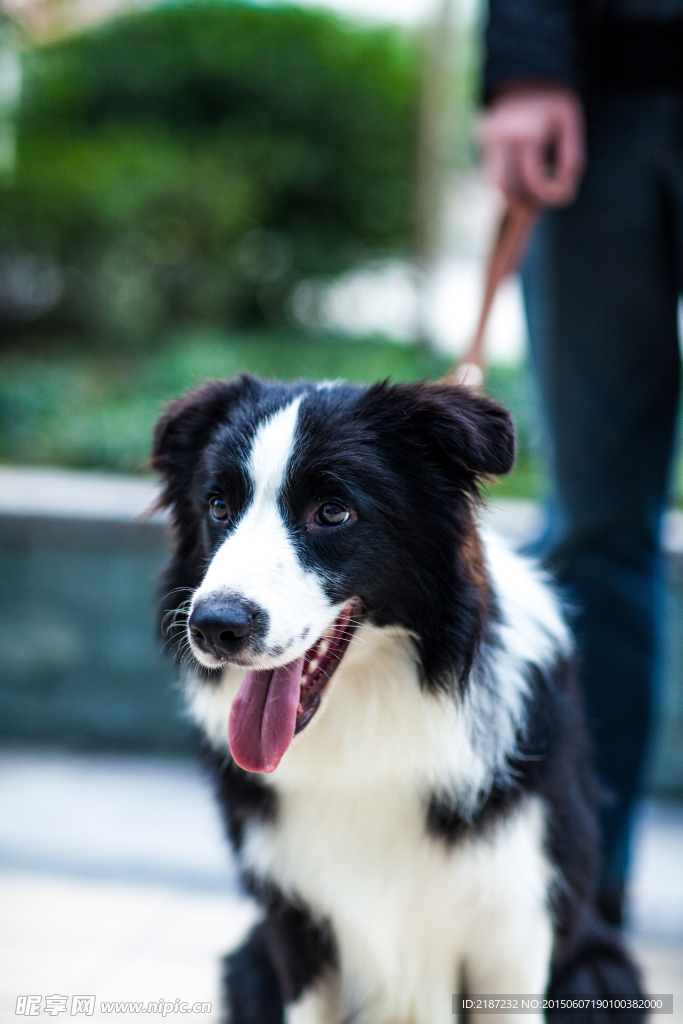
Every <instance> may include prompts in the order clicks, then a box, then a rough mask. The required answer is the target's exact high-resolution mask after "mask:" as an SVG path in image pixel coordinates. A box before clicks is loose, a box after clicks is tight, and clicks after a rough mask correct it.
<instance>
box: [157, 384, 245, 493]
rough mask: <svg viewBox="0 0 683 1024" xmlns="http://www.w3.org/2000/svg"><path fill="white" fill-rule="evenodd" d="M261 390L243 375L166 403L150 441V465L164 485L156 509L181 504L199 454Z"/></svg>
mask: <svg viewBox="0 0 683 1024" xmlns="http://www.w3.org/2000/svg"><path fill="white" fill-rule="evenodd" d="M260 390H261V385H260V382H259V381H257V380H256V379H255V378H254V377H249V376H248V375H247V374H243V375H242V376H241V377H239V378H238V379H237V380H234V381H230V380H221V381H209V382H208V383H207V384H204V385H203V386H202V387H200V388H197V389H196V390H194V391H190V392H188V393H187V394H186V395H183V397H182V398H178V399H176V401H174V402H170V403H169V404H168V405H167V406H166V409H165V410H164V413H163V415H162V416H161V418H160V420H159V422H158V423H157V425H156V428H155V430H154V440H153V442H152V458H151V464H152V468H153V469H154V470H155V471H156V472H157V473H158V474H159V476H160V477H161V479H162V481H163V485H164V486H163V490H162V492H161V495H160V497H159V502H158V506H159V508H168V507H171V506H175V507H176V508H177V507H178V506H179V504H181V503H182V501H183V498H184V497H185V498H186V496H187V488H188V485H189V483H190V481H191V479H192V476H193V473H194V470H195V468H196V466H197V460H198V457H199V455H200V453H201V452H202V451H203V450H204V448H205V447H206V445H207V444H208V443H209V441H210V440H211V438H212V437H213V435H214V433H215V432H216V431H217V430H218V429H219V428H220V427H221V426H223V425H224V424H226V423H228V422H229V419H230V414H231V411H232V410H233V409H234V407H235V406H236V405H237V404H238V403H239V402H240V401H241V400H243V399H245V398H252V397H254V396H256V395H258V393H259V392H260Z"/></svg>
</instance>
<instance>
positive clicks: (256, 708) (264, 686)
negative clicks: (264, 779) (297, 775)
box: [228, 657, 304, 772]
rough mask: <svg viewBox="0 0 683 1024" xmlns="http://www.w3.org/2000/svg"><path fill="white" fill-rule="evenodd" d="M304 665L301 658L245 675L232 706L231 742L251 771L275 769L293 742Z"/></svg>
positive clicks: (236, 755)
mask: <svg viewBox="0 0 683 1024" xmlns="http://www.w3.org/2000/svg"><path fill="white" fill-rule="evenodd" d="M303 667H304V659H303V657H301V658H297V659H296V661H290V662H289V664H288V665H282V666H281V667H280V668H273V669H271V668H267V669H259V670H258V671H256V670H254V671H249V672H247V674H246V676H245V677H244V680H243V682H242V685H241V687H240V690H239V693H238V694H237V696H236V697H235V699H234V701H233V702H232V707H231V708H230V720H229V723H228V743H229V744H230V751H231V753H232V756H233V758H234V759H235V761H237V764H238V765H239V766H240V767H241V768H245V769H246V770H247V771H248V772H272V771H273V770H274V769H275V768H277V766H278V765H279V763H280V758H281V757H282V755H283V754H284V752H285V750H286V749H287V747H288V746H289V744H290V743H291V742H292V737H293V736H294V729H295V727H296V709H297V707H298V705H299V694H300V687H301V673H302V671H303Z"/></svg>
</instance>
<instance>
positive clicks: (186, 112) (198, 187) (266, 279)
mask: <svg viewBox="0 0 683 1024" xmlns="http://www.w3.org/2000/svg"><path fill="white" fill-rule="evenodd" d="M418 80H419V47H418V46H417V42H416V40H415V39H414V38H413V37H412V36H410V35H408V34H405V33H402V32H401V31H399V30H393V29H367V28H359V27H354V26H349V25H347V24H346V23H344V22H342V21H340V20H339V19H337V18H335V17H334V16H332V15H329V14H327V13H323V12H316V11H309V10H302V9H298V8H296V7H288V6H282V7H273V8H269V7H252V6H249V5H248V4H245V3H239V2H234V3H233V2H224V3H219V2H214V3H196V4H189V5H183V6H176V7H173V6H166V7H159V8H157V9H154V10H151V11H146V12H143V13H138V14H135V15H134V16H128V17H125V18H121V19H118V20H116V21H113V22H111V23H109V24H107V25H105V26H104V27H101V28H99V29H98V30H97V31H90V32H88V33H85V34H83V35H80V36H78V37H75V38H70V39H68V40H66V41H62V42H59V43H57V44H52V45H50V46H45V47H42V48H39V49H36V50H34V51H33V52H30V53H28V54H27V56H26V59H25V76H24V90H23V100H22V105H21V109H20V113H19V122H18V166H17V173H16V178H15V182H14V184H13V185H12V187H10V188H5V189H4V190H2V191H0V254H2V258H3V259H4V265H5V266H8V265H10V266H11V264H12V260H14V261H15V262H16V264H17V265H21V266H23V267H24V271H25V272H26V273H29V277H30V274H31V273H32V274H33V278H32V279H31V280H34V281H37V282H38V284H37V285H35V286H34V287H33V292H34V293H35V296H34V299H35V301H34V302H33V306H32V305H31V301H28V302H27V303H24V306H23V307H22V305H21V302H18V303H15V307H16V308H12V304H11V301H10V302H9V304H8V302H7V301H5V303H4V306H3V308H2V309H0V315H4V318H5V320H7V319H8V318H10V319H11V318H12V317H13V316H14V318H15V321H16V322H17V323H19V322H21V320H22V318H23V320H24V322H26V321H28V320H30V318H31V317H33V318H34V319H38V318H42V320H43V321H44V322H46V323H50V324H51V325H52V326H56V325H60V326H62V327H63V326H64V325H69V326H70V329H72V330H73V329H77V330H78V331H79V332H80V333H81V335H84V336H90V337H112V336H115V337H117V338H118V339H120V340H125V339H126V338H130V339H131V340H136V341H139V340H140V339H142V338H144V337H148V336H153V335H155V334H158V332H159V331H160V330H163V329H164V328H166V327H167V326H168V325H169V323H170V324H178V323H181V324H182V323H193V322H194V323H197V322H200V323H201V322H203V323H214V324H225V323H233V324H234V323H248V322H255V321H259V320H261V321H263V320H275V321H278V320H280V321H281V320H282V319H283V317H284V316H285V310H286V299H287V296H288V294H289V293H290V292H291V289H292V287H293V285H294V284H295V283H296V282H297V281H298V280H300V279H301V278H302V277H305V276H307V275H309V274H312V273H315V274H320V273H323V274H324V273H337V272H339V271H341V270H343V269H345V268H347V267H349V266H351V265H352V264H354V263H355V262H356V261H358V260H359V259H361V258H363V257H365V256H368V255H370V254H372V255H379V254H384V253H394V252H400V251H405V250H406V248H408V246H409V243H410V237H411V231H412V227H411V211H412V195H411V194H412V177H413V160H414V156H413V154H414V144H415V133H416V123H417V107H418ZM22 261H23V263H22ZM41 274H42V275H43V276H42V277H40V275H41ZM41 281H42V282H43V284H42V287H43V292H42V293H41V292H40V288H41V283H40V282H41ZM45 282H47V284H48V285H49V287H48V291H47V295H48V299H50V296H52V299H51V301H46V300H45ZM50 287H51V288H52V291H50ZM0 291H1V289H0ZM5 291H6V289H5ZM28 291H29V299H30V291H31V289H30V288H29V290H28ZM41 294H42V300H41ZM60 296H61V298H60ZM5 299H7V296H5ZM10 299H11V296H10ZM41 301H42V306H41ZM0 305H2V295H1V294H0ZM43 307H44V308H43Z"/></svg>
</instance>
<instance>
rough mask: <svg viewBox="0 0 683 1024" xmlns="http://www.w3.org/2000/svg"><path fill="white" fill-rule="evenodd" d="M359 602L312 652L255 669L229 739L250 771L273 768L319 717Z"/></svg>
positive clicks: (234, 711)
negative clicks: (322, 700)
mask: <svg viewBox="0 0 683 1024" xmlns="http://www.w3.org/2000/svg"><path fill="white" fill-rule="evenodd" d="M357 611H358V606H357V604H356V602H354V601H351V602H350V603H349V604H347V605H346V607H345V608H344V610H343V611H342V613H341V615H340V616H339V618H338V619H336V620H335V622H334V623H333V624H332V625H331V626H330V627H329V629H326V630H325V632H324V633H323V635H322V636H321V637H320V638H319V639H318V640H316V642H315V643H314V644H313V646H312V647H309V649H308V650H307V651H306V653H305V654H304V655H303V656H302V657H300V658H296V659H295V660H294V661H290V662H288V664H286V665H280V666H278V667H277V668H270V669H250V670H249V671H248V672H247V674H246V675H245V677H244V679H243V681H242V685H241V687H240V690H239V693H238V694H237V696H236V697H235V699H234V700H233V702H232V707H231V709H230V721H229V724H228V742H229V744H230V751H231V753H232V756H233V758H234V759H235V761H236V762H237V764H238V765H240V767H241V768H245V769H246V770H247V771H248V772H272V771H274V769H275V768H277V766H278V764H279V763H280V760H281V758H282V755H283V754H284V752H285V751H286V750H287V747H288V746H289V744H290V743H291V742H292V738H293V736H294V734H295V733H297V732H300V731H301V730H302V729H303V728H304V727H305V726H306V725H308V723H309V722H310V720H311V719H312V718H313V715H314V714H315V713H316V711H317V710H318V707H319V706H320V699H321V696H322V693H323V690H324V689H325V687H326V685H327V683H328V682H329V680H330V679H331V677H332V675H333V674H334V671H335V669H336V668H337V666H338V665H339V662H340V661H341V659H342V657H343V655H344V651H345V650H346V648H347V647H348V644H349V641H350V640H351V636H352V634H353V630H354V628H355V627H354V619H353V616H354V613H356V612H357Z"/></svg>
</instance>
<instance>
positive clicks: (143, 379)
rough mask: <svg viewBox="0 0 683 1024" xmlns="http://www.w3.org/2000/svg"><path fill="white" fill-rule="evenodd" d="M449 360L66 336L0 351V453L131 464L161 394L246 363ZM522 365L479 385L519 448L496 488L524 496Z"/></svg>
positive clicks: (271, 342)
mask: <svg viewBox="0 0 683 1024" xmlns="http://www.w3.org/2000/svg"><path fill="white" fill-rule="evenodd" d="M449 363H450V360H449V359H448V358H446V357H443V356H441V357H438V356H434V355H430V354H428V353H425V352H424V351H422V350H420V349H418V348H416V347H413V346H405V347H404V346H399V345H396V344H395V343H393V342H390V341H386V340H383V339H381V338H369V339H368V338H366V339H362V340H358V341H350V340H349V339H348V338H344V337H339V336H335V335H326V336H325V335H321V336H317V337H303V336H302V335H301V334H294V333H291V332H288V331H283V330H278V331H276V330H273V329H270V330H269V331H263V332H260V333H251V334H242V335H229V336H228V335H224V334H221V333H219V332H216V331H206V330H205V331H195V332H192V333H186V332H182V333H178V334H176V335H175V337H171V338H170V339H169V340H168V343H167V344H166V345H165V346H164V347H163V348H161V349H159V350H156V351H154V352H148V353H144V352H141V351H133V350H125V349H120V350H119V351H118V352H114V351H113V350H110V351H109V352H107V353H102V352H99V353H97V352H92V351H84V350H83V349H82V347H79V346H77V345H73V346H72V347H71V348H70V349H69V348H67V347H64V346H60V348H59V350H58V351H56V352H55V350H54V348H53V347H46V348H44V349H42V350H40V349H38V350H34V351H33V352H31V353H27V352H18V351H14V352H8V353H5V354H1V353H0V460H1V461H6V462H14V463H26V464H34V465H35V464H39V465H40V464H43V465H44V464H47V465H50V464H51V465H63V466H70V467H74V468H81V469H107V470H116V471H124V472H131V471H132V472H139V471H140V470H143V469H144V468H145V463H146V461H147V458H148V456H149V445H150V438H151V436H152V428H153V425H154V422H155V420H156V418H157V416H158V415H159V413H160V411H161V409H162V408H163V405H164V403H165V402H167V401H169V400H170V399H171V398H175V397H177V396H178V395H180V394H182V392H183V391H185V390H186V389H188V388H190V387H194V386H196V385H197V384H198V383H200V382H201V381H202V380H204V379H206V378H207V377H233V376H235V375H236V374H238V373H241V372H242V371H244V370H246V371H248V372H251V373H254V374H256V375H258V376H261V377H265V378H272V377H277V378H279V379H281V380H296V379H298V378H302V377H306V378H312V379H322V380H325V379H327V380H333V379H337V378H344V379H348V380H354V381H358V382H360V383H367V384H370V383H373V382H374V381H377V380H382V379H384V378H387V377H389V378H391V379H392V380H395V381H400V380H416V379H420V378H430V379H435V378H437V377H439V376H441V375H442V374H443V373H445V371H446V369H447V367H448V365H449ZM526 386H527V385H526V375H525V374H524V372H523V371H520V370H516V369H512V368H509V367H502V366H495V367H492V369H491V373H490V377H489V381H488V384H487V391H488V392H489V394H491V395H492V396H493V397H496V398H498V399H499V400H500V401H502V402H503V403H504V404H506V405H507V406H508V407H509V408H511V409H512V411H513V415H514V416H515V419H516V425H517V432H518V439H519V455H518V460H517V467H516V469H515V470H514V472H513V473H512V474H511V475H510V476H509V477H507V478H505V480H504V481H503V482H502V483H501V484H500V485H498V486H499V488H500V490H499V492H497V493H500V494H501V495H514V496H519V497H532V496H534V495H535V494H536V493H537V492H538V489H539V486H540V475H539V471H538V468H537V466H536V463H535V462H534V460H533V458H532V456H531V452H530V445H529V432H530V425H529V423H528V415H529V413H528V410H529V403H528V401H527V400H526Z"/></svg>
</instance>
